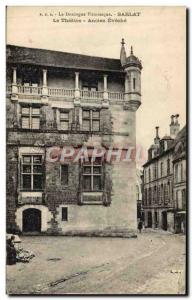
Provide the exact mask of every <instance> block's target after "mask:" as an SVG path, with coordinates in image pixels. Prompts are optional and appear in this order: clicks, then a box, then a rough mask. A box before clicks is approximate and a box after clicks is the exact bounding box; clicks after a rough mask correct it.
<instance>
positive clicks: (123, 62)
mask: <svg viewBox="0 0 192 300" xmlns="http://www.w3.org/2000/svg"><path fill="white" fill-rule="evenodd" d="M124 45H125V42H124V39H122V41H121V52H120V61H121V65H122V66H124V65H126V61H127V55H126V51H125V47H124Z"/></svg>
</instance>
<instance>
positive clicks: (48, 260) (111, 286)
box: [7, 231, 185, 294]
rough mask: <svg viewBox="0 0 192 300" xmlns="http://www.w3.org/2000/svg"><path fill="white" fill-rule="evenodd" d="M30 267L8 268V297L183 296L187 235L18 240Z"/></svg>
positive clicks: (152, 232)
mask: <svg viewBox="0 0 192 300" xmlns="http://www.w3.org/2000/svg"><path fill="white" fill-rule="evenodd" d="M21 239H22V244H21V246H22V247H23V248H25V249H28V250H30V251H33V252H34V254H35V258H33V259H32V260H31V261H30V262H29V263H26V264H24V263H17V265H14V266H7V292H8V293H9V294H17V293H19V294H36V293H37V294H63V293H80V294H113V293H115V294H183V293H185V279H184V276H185V271H184V265H185V240H184V239H185V237H184V236H183V235H173V234H170V233H167V232H154V231H151V232H145V231H144V232H143V233H142V234H138V238H132V239H122V238H86V237H44V236H41V237H40V236H39V237H38V236H34V237H27V236H25V237H21Z"/></svg>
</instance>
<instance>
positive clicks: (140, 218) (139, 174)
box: [136, 169, 144, 221]
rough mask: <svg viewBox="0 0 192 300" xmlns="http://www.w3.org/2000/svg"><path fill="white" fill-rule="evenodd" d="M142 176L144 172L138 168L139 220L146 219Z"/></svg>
mask: <svg viewBox="0 0 192 300" xmlns="http://www.w3.org/2000/svg"><path fill="white" fill-rule="evenodd" d="M142 176H143V172H142V171H141V170H139V169H137V170H136V200H137V220H138V221H139V220H144V216H143V209H142Z"/></svg>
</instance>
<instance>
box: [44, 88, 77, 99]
mask: <svg viewBox="0 0 192 300" xmlns="http://www.w3.org/2000/svg"><path fill="white" fill-rule="evenodd" d="M48 95H49V96H50V97H64V98H65V97H67V98H73V97H74V90H71V89H65V88H53V87H49V88H48Z"/></svg>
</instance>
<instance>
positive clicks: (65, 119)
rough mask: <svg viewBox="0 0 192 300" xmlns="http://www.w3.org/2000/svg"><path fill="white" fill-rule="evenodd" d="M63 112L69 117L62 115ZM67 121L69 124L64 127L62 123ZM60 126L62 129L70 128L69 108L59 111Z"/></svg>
mask: <svg viewBox="0 0 192 300" xmlns="http://www.w3.org/2000/svg"><path fill="white" fill-rule="evenodd" d="M62 114H67V115H68V117H67V118H65V117H61V115H62ZM62 122H63V123H66V124H67V128H65V129H64V128H62V127H61V123H62ZM59 126H60V130H62V131H68V130H69V110H60V111H59Z"/></svg>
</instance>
